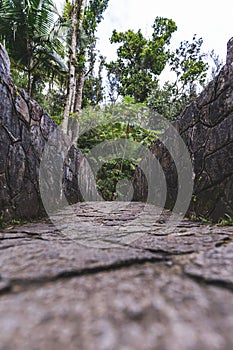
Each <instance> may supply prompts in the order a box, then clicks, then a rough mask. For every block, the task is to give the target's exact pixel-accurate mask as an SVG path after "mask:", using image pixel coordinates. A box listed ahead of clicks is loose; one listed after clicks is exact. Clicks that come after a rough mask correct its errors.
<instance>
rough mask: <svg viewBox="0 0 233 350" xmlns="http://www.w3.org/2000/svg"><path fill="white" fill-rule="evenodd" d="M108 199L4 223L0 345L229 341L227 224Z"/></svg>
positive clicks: (232, 235) (172, 348)
mask: <svg viewBox="0 0 233 350" xmlns="http://www.w3.org/2000/svg"><path fill="white" fill-rule="evenodd" d="M114 205H115V206H113V204H112V203H104V204H103V203H99V204H98V203H96V204H95V205H93V203H83V204H78V205H76V206H75V207H74V208H72V210H71V209H68V210H66V211H65V212H63V216H62V217H60V219H59V220H57V221H56V222H57V223H59V225H60V226H59V225H57V227H55V226H54V225H53V224H52V223H51V222H40V223H28V224H25V225H22V226H15V227H8V228H6V229H5V230H2V232H1V233H0V266H1V269H0V314H1V317H0V329H1V332H0V349H1V350H3V349H4V350H6V349H7V350H11V349H12V350H13V349H14V350H15V349H17V350H21V349H22V350H36V349H43V350H44V349H48V350H53V349H54V350H55V349H56V350H57V349H58V350H60V349H61V350H63V349H67V350H73V349H75V350H77V349H80V350H81V349H85V350H86V349H87V350H89V349H90V350H92V349H93V350H94V349H95V350H96V349H97V350H98V349H100V350H105V349H106V350H110V349H114V350H115V349H116V350H119V349H120V350H128V349H130V350H131V349H132V350H134V349H136V350H137V349H138V350H144V349H145V350H147V349H148V350H150V349H153V350H154V349H156V350H157V349H159V350H160V349H161V350H178V349H179V350H199V349H204V350H208V349H210V350H215V349H218V350H230V349H232V346H233V333H232V329H233V295H232V290H233V277H232V276H233V263H232V262H233V228H232V227H219V226H211V225H206V224H205V225H204V224H201V223H196V222H190V221H188V220H183V221H182V222H180V223H176V225H174V226H173V229H172V228H171V227H170V228H169V230H168V229H167V228H166V221H163V220H159V219H158V218H156V216H152V215H151V216H150V215H149V214H148V213H146V212H145V211H144V205H143V204H140V203H138V204H133V205H132V204H131V205H129V206H128V207H127V208H126V209H125V210H122V208H121V205H117V203H115V204H114ZM119 208H120V209H119ZM65 214H66V215H65ZM54 220H55V217H54ZM159 221H160V222H159ZM62 225H63V226H62ZM65 225H66V226H65ZM58 227H59V228H60V229H61V228H62V227H63V228H64V227H66V230H65V233H64V231H59V230H58ZM75 227H76V231H77V232H76V234H75ZM69 230H70V231H71V233H70V235H69ZM119 232H123V237H124V239H123V240H121V239H119V237H122V235H121V236H119ZM83 233H85V237H84V238H83V237H82V236H83ZM134 233H135V235H134V236H132V235H133V234H134ZM106 235H107V240H106V241H107V245H106V246H103V242H104V239H103V237H105V238H106ZM114 235H115V236H116V237H117V239H116V240H115V239H109V238H111V237H112V238H113V237H114ZM127 235H129V240H128V243H127V239H126V238H127ZM91 238H92V239H91ZM85 239H86V240H85ZM98 241H101V244H100V245H98Z"/></svg>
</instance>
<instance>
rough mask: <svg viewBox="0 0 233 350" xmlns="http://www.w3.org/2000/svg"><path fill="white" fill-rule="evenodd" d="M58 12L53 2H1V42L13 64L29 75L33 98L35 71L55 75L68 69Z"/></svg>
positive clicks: (36, 0)
mask: <svg viewBox="0 0 233 350" xmlns="http://www.w3.org/2000/svg"><path fill="white" fill-rule="evenodd" d="M57 19H58V12H57V9H56V7H55V5H54V3H53V1H52V0H2V1H1V2H0V39H1V40H2V41H3V43H4V45H5V47H6V49H7V50H8V52H9V54H10V57H11V60H12V62H13V65H14V66H15V67H16V68H17V69H19V70H23V71H26V72H27V76H28V78H27V90H28V93H29V95H30V96H31V95H32V93H33V89H34V84H35V72H37V74H38V72H40V73H39V74H41V75H44V74H45V73H46V75H49V74H55V73H56V72H58V71H60V70H61V69H63V70H65V69H66V67H65V65H64V63H63V62H62V59H61V57H62V55H63V52H64V46H63V43H62V40H61V38H59V35H58V26H57V23H58V22H57Z"/></svg>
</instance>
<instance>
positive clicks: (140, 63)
mask: <svg viewBox="0 0 233 350" xmlns="http://www.w3.org/2000/svg"><path fill="white" fill-rule="evenodd" d="M176 29H177V27H176V24H175V22H174V21H173V20H171V19H167V18H162V17H156V19H155V21H154V24H153V33H152V37H151V38H150V39H147V38H145V37H144V36H143V34H142V33H141V30H138V31H137V32H136V33H135V32H134V31H133V30H128V31H127V32H125V33H123V32H119V33H118V32H117V31H116V30H114V31H113V34H112V37H111V39H110V41H111V43H115V44H120V46H119V47H118V49H117V55H118V58H117V60H116V61H115V62H113V61H112V62H110V63H109V64H108V65H107V69H108V72H109V73H108V74H109V76H112V75H115V77H116V80H117V81H118V85H117V89H118V92H119V94H120V95H122V96H126V95H129V96H131V97H133V98H134V99H135V101H136V102H144V101H146V99H147V97H148V95H149V93H150V91H151V89H153V88H154V87H156V86H157V78H158V76H159V75H160V73H161V72H162V70H163V69H164V67H165V65H166V62H167V60H168V58H169V57H170V52H169V50H168V48H167V46H168V45H169V43H170V39H171V36H172V33H173V32H174V31H176ZM111 78H112V77H111Z"/></svg>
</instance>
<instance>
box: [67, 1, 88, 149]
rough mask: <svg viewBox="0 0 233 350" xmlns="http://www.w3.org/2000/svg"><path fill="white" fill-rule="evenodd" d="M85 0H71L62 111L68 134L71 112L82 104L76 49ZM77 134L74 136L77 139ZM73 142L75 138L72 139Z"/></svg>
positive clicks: (80, 76) (82, 80)
mask: <svg viewBox="0 0 233 350" xmlns="http://www.w3.org/2000/svg"><path fill="white" fill-rule="evenodd" d="M85 6H86V0H73V1H72V12H71V23H72V30H71V54H70V58H69V80H68V88H67V98H66V106H65V111H64V120H63V131H64V132H65V133H66V134H68V121H69V117H70V115H71V114H80V112H81V106H82V91H83V84H84V72H78V64H77V63H78V62H77V51H78V48H79V45H80V40H81V35H80V34H81V31H82V25H83V17H84V9H85ZM77 137H78V136H76V137H75V139H77ZM73 142H74V143H75V142H76V140H74V141H73Z"/></svg>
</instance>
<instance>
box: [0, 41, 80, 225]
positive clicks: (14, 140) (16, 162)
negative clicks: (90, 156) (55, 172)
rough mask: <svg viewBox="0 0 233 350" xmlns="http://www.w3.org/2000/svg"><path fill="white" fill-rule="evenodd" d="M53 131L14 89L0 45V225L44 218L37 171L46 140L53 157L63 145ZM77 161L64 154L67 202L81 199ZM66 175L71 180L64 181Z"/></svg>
mask: <svg viewBox="0 0 233 350" xmlns="http://www.w3.org/2000/svg"><path fill="white" fill-rule="evenodd" d="M56 129H57V125H56V124H55V123H54V122H53V121H52V120H51V119H50V117H49V116H48V114H47V113H46V111H44V110H43V109H42V108H41V107H40V106H39V105H38V103H37V102H36V101H34V100H32V99H30V98H29V96H28V95H27V93H26V92H25V91H24V90H22V89H19V88H17V87H16V86H15V85H14V83H13V81H12V79H11V76H10V61H9V58H8V55H7V53H6V51H5V50H4V48H3V46H1V45H0V185H1V186H0V220H1V222H2V221H7V220H9V219H11V218H14V219H17V218H19V219H25V218H26V219H33V218H36V217H40V216H42V215H45V211H44V208H43V205H42V202H41V197H40V191H39V167H40V161H41V157H42V154H43V151H44V148H45V144H46V142H47V141H48V139H49V137H50V140H49V141H50V143H51V144H54V146H55V150H54V155H56V152H57V154H59V150H60V148H61V145H62V144H64V142H65V141H64V137H63V136H62V135H61V134H59V133H56V132H54V131H56ZM58 135H59V137H57V136H58ZM78 158H79V157H78V151H77V150H76V151H74V150H68V154H67V156H66V165H65V167H64V174H63V176H64V179H63V180H64V181H63V183H64V193H65V195H66V197H67V200H68V201H70V202H74V201H77V200H80V199H81V198H80V195H79V192H78V188H77V180H76V177H77V176H76V174H77V169H78V162H79V159H78ZM74 172H75V174H73V173H74ZM67 173H69V174H73V176H69V177H68V176H66V174H67ZM48 185H49V184H48ZM51 200H53V198H51Z"/></svg>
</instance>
